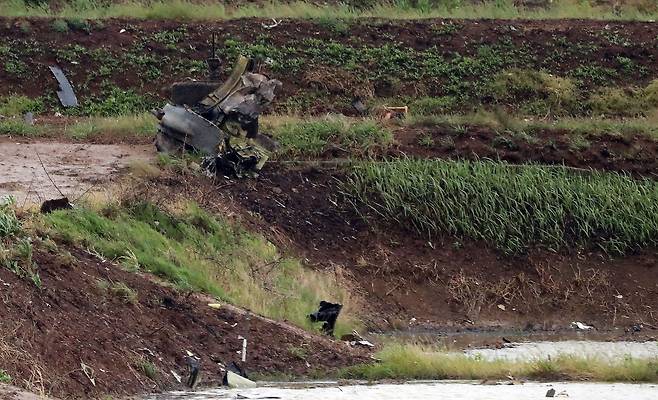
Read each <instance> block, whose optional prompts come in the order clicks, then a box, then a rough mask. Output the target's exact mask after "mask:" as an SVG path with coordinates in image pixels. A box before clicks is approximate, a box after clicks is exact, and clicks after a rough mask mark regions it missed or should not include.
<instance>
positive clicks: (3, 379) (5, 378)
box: [0, 369, 11, 383]
mask: <svg viewBox="0 0 658 400" xmlns="http://www.w3.org/2000/svg"><path fill="white" fill-rule="evenodd" d="M0 383H11V375H9V374H8V373H7V371H5V370H4V369H0Z"/></svg>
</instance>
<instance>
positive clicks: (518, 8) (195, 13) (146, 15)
mask: <svg viewBox="0 0 658 400" xmlns="http://www.w3.org/2000/svg"><path fill="white" fill-rule="evenodd" d="M62 3H63V4H59V5H58V6H57V7H52V8H51V7H50V6H49V5H48V2H47V1H45V0H7V1H4V2H3V3H2V4H1V5H0V15H5V16H60V17H69V18H77V17H84V18H116V17H123V18H126V17H128V18H140V19H188V20H213V19H233V18H246V17H267V18H271V17H276V18H320V17H325V18H336V17H340V18H362V17H377V18H391V19H417V18H437V17H452V18H477V19H479V18H536V19H547V18H590V19H615V20H618V19H652V18H656V16H657V15H658V10H657V9H656V4H655V2H653V0H636V1H634V2H632V3H628V4H626V3H622V4H621V5H617V6H616V7H613V3H612V2H611V3H609V4H607V5H606V4H605V2H600V1H598V2H597V1H595V0H555V1H548V0H546V1H543V2H542V1H540V2H537V1H532V2H530V3H531V4H533V5H535V7H528V8H526V7H524V2H523V1H521V2H515V1H513V0H487V1H483V2H473V1H470V0H345V1H341V2H335V3H334V4H331V3H330V4H329V5H325V6H320V5H317V3H315V2H312V1H292V2H287V1H274V0H273V1H269V2H267V1H264V2H259V3H256V2H247V1H245V2H243V3H239V4H238V6H232V7H231V6H225V5H224V4H223V3H219V4H218V3H217V2H212V1H205V2H203V1H201V2H194V1H187V0H158V1H149V2H146V1H139V0H132V1H125V2H106V1H98V0H75V1H72V0H69V1H64V2H62ZM614 4H617V3H614ZM536 5H540V7H536ZM62 29H63V28H62Z"/></svg>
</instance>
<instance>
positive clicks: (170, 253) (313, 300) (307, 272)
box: [43, 203, 355, 333]
mask: <svg viewBox="0 0 658 400" xmlns="http://www.w3.org/2000/svg"><path fill="white" fill-rule="evenodd" d="M104 214H105V215H103V214H99V213H97V212H95V211H92V210H90V209H85V208H78V209H76V210H66V211H64V210H61V211H56V212H53V213H51V214H49V215H46V216H44V217H43V218H44V224H45V225H46V227H47V229H48V230H49V231H50V232H51V234H52V235H54V236H56V237H59V238H60V239H61V240H64V241H67V242H71V243H75V244H78V245H81V246H85V247H88V248H93V249H94V250H95V251H97V252H99V253H100V254H102V255H103V256H105V257H107V258H109V259H114V260H117V262H122V260H125V259H126V258H130V259H134V260H133V261H132V263H133V264H136V265H138V266H139V268H140V269H141V270H145V271H149V272H151V273H153V274H155V275H158V276H160V277H162V278H164V279H166V280H168V281H171V282H173V283H175V284H176V285H177V286H178V287H180V288H183V289H186V290H198V291H203V292H205V293H208V294H211V295H214V296H216V297H218V298H219V299H221V300H224V301H227V302H231V303H234V304H236V305H238V306H241V307H245V308H247V309H250V310H252V311H254V312H256V313H259V314H261V315H264V316H267V317H271V318H275V319H280V320H283V319H286V320H288V321H291V322H293V323H295V324H297V325H299V326H301V327H304V328H307V329H313V328H312V325H311V324H310V322H308V320H307V319H306V315H308V314H309V313H310V312H312V311H314V309H317V306H318V304H319V302H320V300H330V299H333V300H335V301H338V302H340V303H343V304H344V305H345V308H344V311H343V313H342V314H341V319H340V320H339V327H338V329H339V333H341V332H346V331H349V330H351V329H353V328H354V325H355V320H354V317H353V316H352V315H351V314H350V311H349V308H350V299H349V295H348V291H347V290H346V289H345V288H344V287H341V286H340V285H339V283H338V282H337V281H336V279H335V278H334V277H333V276H332V275H330V274H325V273H323V272H319V271H314V270H311V269H306V268H304V267H303V266H302V265H301V264H300V263H299V262H298V261H296V260H294V259H291V258H286V257H282V256H281V254H280V253H279V252H278V251H277V249H276V247H275V246H274V245H273V244H272V243H270V242H268V241H267V240H265V239H264V238H263V237H262V236H259V235H254V234H251V233H249V232H246V231H244V230H242V229H240V228H238V227H234V226H232V225H230V224H229V223H228V222H227V221H224V220H222V219H219V218H216V217H213V216H211V215H209V214H207V213H206V212H204V211H203V210H201V209H200V208H199V207H197V206H196V205H194V204H189V205H185V206H181V209H180V210H177V211H176V213H173V212H164V211H163V210H161V209H159V208H157V207H156V206H154V205H152V204H149V203H139V204H135V205H134V206H132V207H130V208H126V209H123V208H118V207H111V208H108V209H107V210H106V211H105V212H104Z"/></svg>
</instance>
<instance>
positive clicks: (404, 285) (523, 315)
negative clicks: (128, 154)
mask: <svg viewBox="0 0 658 400" xmlns="http://www.w3.org/2000/svg"><path fill="white" fill-rule="evenodd" d="M343 179H344V175H343V172H341V171H340V170H338V169H319V168H314V167H307V168H293V169H285V168H278V167H276V166H274V164H269V166H268V169H267V171H265V172H264V173H263V175H262V176H261V177H260V178H259V179H257V180H241V181H223V180H221V179H220V180H219V181H218V182H217V183H216V184H214V185H213V184H210V183H209V182H208V181H207V180H205V179H202V180H198V179H196V178H193V177H190V176H188V177H184V178H181V177H173V176H172V177H168V178H166V179H159V180H157V182H152V183H151V184H150V185H153V184H155V186H149V188H150V189H149V190H148V192H149V193H151V195H154V196H156V198H159V196H161V197H160V201H162V200H164V199H165V198H170V197H171V196H177V195H178V196H183V197H184V198H192V199H195V200H197V201H198V202H199V203H200V204H202V205H203V206H205V207H207V208H210V209H215V210H216V211H217V212H222V213H231V214H235V215H239V216H241V217H240V221H241V222H242V223H246V224H248V225H251V226H252V228H253V229H255V230H258V231H261V232H265V233H266V234H268V236H269V237H270V239H271V240H272V241H273V242H275V243H277V244H278V245H279V246H281V247H283V248H288V249H290V251H292V252H294V254H296V255H299V256H300V257H302V258H303V259H306V260H307V262H308V263H309V264H310V265H312V266H314V267H315V268H321V269H329V270H332V269H336V268H340V269H341V270H343V269H344V270H347V271H348V272H349V274H350V275H352V277H353V281H354V282H355V284H356V285H357V288H358V289H357V292H358V293H360V294H361V295H362V297H363V298H364V299H367V304H366V305H364V307H365V308H364V318H365V319H366V321H367V322H368V323H369V325H370V327H371V328H375V329H377V328H381V329H383V330H390V329H406V328H410V327H411V328H415V327H418V326H422V327H434V328H437V327H440V328H442V329H449V330H451V329H456V330H459V329H469V327H470V328H492V327H507V328H517V329H523V328H525V329H528V330H561V329H566V328H567V327H568V325H569V323H570V322H571V321H574V320H586V321H588V322H589V323H593V324H594V325H595V326H597V328H599V329H601V330H604V331H605V330H610V329H612V328H621V329H620V330H618V331H617V333H620V332H632V331H635V330H637V329H636V328H634V326H635V327H639V329H640V330H641V329H649V332H651V330H652V329H656V325H657V322H658V321H657V319H656V317H658V314H656V310H655V309H654V308H653V304H655V302H656V300H658V269H657V268H656V264H657V260H658V253H656V252H655V251H653V250H650V251H646V252H644V253H641V254H635V255H632V256H628V257H624V258H610V257H609V256H607V255H604V254H601V253H598V252H595V251H594V252H580V251H575V250H574V251H572V252H566V253H554V252H550V251H546V250H542V249H533V250H531V251H530V252H529V253H528V254H527V255H525V256H520V257H509V256H504V255H502V254H500V253H499V252H497V251H495V250H493V249H492V248H490V247H489V246H488V245H486V244H484V243H477V242H472V241H468V240H461V239H458V238H454V237H440V238H432V239H431V240H429V239H427V238H424V237H423V236H422V235H419V234H417V233H415V232H410V231H405V230H404V229H400V228H397V227H393V226H388V225H382V224H381V223H380V222H378V220H377V216H375V215H370V213H369V212H368V210H359V211H360V212H357V209H355V207H354V206H353V205H352V204H351V203H350V201H349V199H348V198H347V197H346V196H345V195H343V194H342V189H341V184H340V181H341V180H343ZM156 188H157V189H156ZM156 201H157V200H156ZM219 205H221V206H219ZM499 305H503V306H504V308H505V310H501V308H499V307H498V306H499ZM412 318H415V319H412Z"/></svg>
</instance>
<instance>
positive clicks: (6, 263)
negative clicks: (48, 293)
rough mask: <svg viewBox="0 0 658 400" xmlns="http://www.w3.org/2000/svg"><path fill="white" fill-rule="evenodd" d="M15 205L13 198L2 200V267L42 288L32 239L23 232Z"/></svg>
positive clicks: (0, 260) (0, 202)
mask: <svg viewBox="0 0 658 400" xmlns="http://www.w3.org/2000/svg"><path fill="white" fill-rule="evenodd" d="M14 204H15V203H14V199H13V198H12V197H9V198H5V199H1V200H0V267H4V268H6V269H8V270H9V271H11V272H13V273H14V274H16V275H17V276H18V277H20V278H23V279H27V280H30V281H31V282H32V283H34V285H35V286H36V287H38V288H41V278H40V276H39V272H38V271H37V267H36V264H35V263H34V261H33V260H32V255H33V247H32V239H31V238H30V237H28V236H26V234H25V232H24V231H23V228H22V226H21V222H20V220H19V219H18V218H17V217H16V213H15V212H14Z"/></svg>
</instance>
